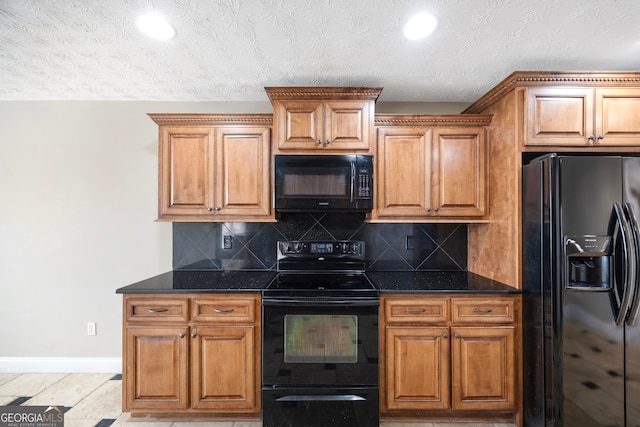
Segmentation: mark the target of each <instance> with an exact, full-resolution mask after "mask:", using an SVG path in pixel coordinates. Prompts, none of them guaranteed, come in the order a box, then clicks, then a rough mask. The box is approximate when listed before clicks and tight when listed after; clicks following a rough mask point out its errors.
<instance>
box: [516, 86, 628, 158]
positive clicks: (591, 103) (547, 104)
mask: <svg viewBox="0 0 640 427" xmlns="http://www.w3.org/2000/svg"><path fill="white" fill-rule="evenodd" d="M526 126H527V131H526V140H525V144H526V145H528V146H535V145H542V146H549V145H556V146H629V145H640V88H588V87H585V88H567V87H531V88H527V91H526Z"/></svg>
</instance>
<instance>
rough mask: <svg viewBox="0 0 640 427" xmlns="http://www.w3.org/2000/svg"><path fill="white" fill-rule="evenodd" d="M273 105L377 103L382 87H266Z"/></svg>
mask: <svg viewBox="0 0 640 427" xmlns="http://www.w3.org/2000/svg"><path fill="white" fill-rule="evenodd" d="M264 90H265V91H266V92H267V95H269V99H270V100H271V103H272V104H273V102H274V101H279V100H283V99H286V100H292V99H300V100H307V99H331V100H335V99H345V100H359V101H362V100H366V101H376V100H377V99H378V97H379V96H380V93H381V92H382V88H381V87H265V88H264Z"/></svg>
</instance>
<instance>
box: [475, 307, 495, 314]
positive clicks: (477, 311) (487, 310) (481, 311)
mask: <svg viewBox="0 0 640 427" xmlns="http://www.w3.org/2000/svg"><path fill="white" fill-rule="evenodd" d="M492 311H493V309H492V308H487V309H484V310H483V309H481V308H478V307H475V308H474V309H473V312H474V313H484V314H486V313H491V312H492Z"/></svg>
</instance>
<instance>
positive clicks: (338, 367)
mask: <svg viewBox="0 0 640 427" xmlns="http://www.w3.org/2000/svg"><path fill="white" fill-rule="evenodd" d="M262 303H263V311H262V313H263V314H262V315H263V319H262V320H263V323H262V325H263V334H262V385H263V387H269V386H327V385H329V386H367V385H375V386H377V385H378V306H379V301H377V300H367V301H344V300H343V301H337V302H328V301H326V302H319V301H318V300H317V299H313V298H310V299H307V300H293V299H292V300H282V299H271V298H263V302H262Z"/></svg>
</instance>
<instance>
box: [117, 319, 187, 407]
mask: <svg viewBox="0 0 640 427" xmlns="http://www.w3.org/2000/svg"><path fill="white" fill-rule="evenodd" d="M187 332H188V328H187V327H186V326H185V327H157V326H153V327H143V326H140V327H136V326H130V327H127V328H126V329H125V343H124V345H125V349H124V357H125V362H124V363H125V366H124V375H125V379H124V384H125V390H124V400H125V401H124V405H123V406H124V410H125V411H130V410H133V409H136V410H137V409H164V410H173V409H185V408H187V406H188V403H189V397H188V396H189V393H188V390H189V389H188V382H187V379H188V369H189V346H188V342H189V340H188V338H187Z"/></svg>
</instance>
